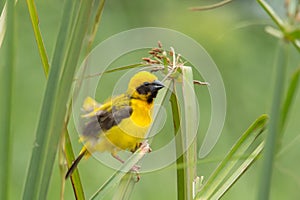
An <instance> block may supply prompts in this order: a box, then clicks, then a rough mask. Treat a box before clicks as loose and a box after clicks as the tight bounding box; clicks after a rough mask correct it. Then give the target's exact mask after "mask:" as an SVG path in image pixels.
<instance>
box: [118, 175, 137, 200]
mask: <svg viewBox="0 0 300 200" xmlns="http://www.w3.org/2000/svg"><path fill="white" fill-rule="evenodd" d="M135 184H136V180H135V178H134V174H132V173H127V174H126V175H125V176H124V177H123V178H122V180H121V181H120V183H119V186H118V188H117V191H116V192H115V194H114V197H113V200H129V198H130V195H131V194H132V192H133V189H134V186H135Z"/></svg>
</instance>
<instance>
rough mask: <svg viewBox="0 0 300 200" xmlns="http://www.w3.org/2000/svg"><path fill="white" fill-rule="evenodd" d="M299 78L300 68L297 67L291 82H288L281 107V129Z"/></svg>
mask: <svg viewBox="0 0 300 200" xmlns="http://www.w3.org/2000/svg"><path fill="white" fill-rule="evenodd" d="M299 78H300V68H298V69H297V70H296V71H295V72H294V73H293V75H292V79H291V82H290V84H289V87H288V90H287V94H286V97H285V100H284V103H283V107H282V111H281V112H282V114H281V129H283V128H284V125H285V122H286V119H287V116H288V114H289V111H290V108H291V105H292V103H293V100H294V98H295V95H296V92H297V89H298V86H299Z"/></svg>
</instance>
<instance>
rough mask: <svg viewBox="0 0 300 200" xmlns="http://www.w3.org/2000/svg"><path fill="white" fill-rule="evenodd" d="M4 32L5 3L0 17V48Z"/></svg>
mask: <svg viewBox="0 0 300 200" xmlns="http://www.w3.org/2000/svg"><path fill="white" fill-rule="evenodd" d="M5 32H6V3H5V4H4V6H3V10H2V12H1V15H0V47H1V46H2V43H3V39H4V36H5Z"/></svg>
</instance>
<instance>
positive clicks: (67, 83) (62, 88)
mask: <svg viewBox="0 0 300 200" xmlns="http://www.w3.org/2000/svg"><path fill="white" fill-rule="evenodd" d="M92 6H93V0H87V1H83V2H81V6H80V9H79V13H78V16H77V19H76V23H75V28H74V29H73V31H72V35H71V37H70V41H72V42H71V44H70V46H69V48H68V51H67V55H66V62H65V67H64V68H63V71H62V75H61V79H60V85H59V90H58V98H56V100H55V101H56V102H55V110H54V116H55V118H54V119H53V126H51V129H50V133H52V134H51V137H50V138H49V142H48V152H47V154H46V158H47V160H46V163H45V165H44V166H45V167H44V171H43V175H42V176H43V177H44V178H43V179H42V184H41V190H40V196H39V199H45V198H46V194H47V191H48V185H49V183H50V178H51V173H52V169H53V163H54V160H55V156H56V152H57V147H58V144H59V138H60V133H61V131H62V129H63V126H64V119H65V117H66V114H67V106H66V105H67V103H68V101H69V96H70V90H71V86H72V82H73V78H74V74H75V70H76V66H77V63H78V60H79V56H80V52H81V47H82V45H83V41H84V39H85V34H86V32H87V28H88V22H89V19H90V11H91V8H92ZM57 132H58V133H57ZM54 133H56V134H54Z"/></svg>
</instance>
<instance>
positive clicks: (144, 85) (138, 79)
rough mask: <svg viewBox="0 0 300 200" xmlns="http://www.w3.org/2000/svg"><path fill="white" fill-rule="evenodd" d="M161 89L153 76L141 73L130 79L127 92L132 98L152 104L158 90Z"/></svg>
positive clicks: (160, 84)
mask: <svg viewBox="0 0 300 200" xmlns="http://www.w3.org/2000/svg"><path fill="white" fill-rule="evenodd" d="M163 87H164V85H163V84H162V83H161V82H160V81H158V80H157V77H156V76H155V75H153V74H151V73H150V72H146V71H141V72H138V73H137V74H135V75H134V76H133V77H132V78H131V79H130V82H129V84H128V90H127V92H128V94H130V96H131V97H132V98H136V99H141V100H144V101H147V102H148V103H152V101H153V99H154V98H155V97H156V95H157V92H158V90H160V89H162V88H163Z"/></svg>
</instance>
